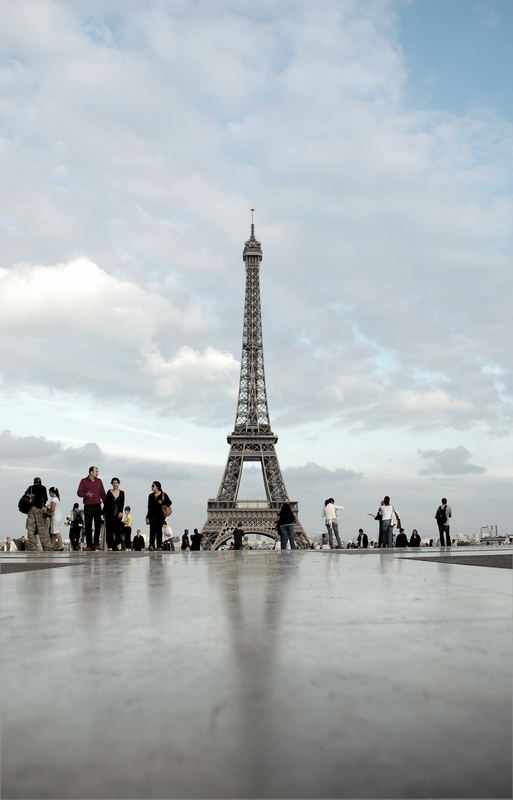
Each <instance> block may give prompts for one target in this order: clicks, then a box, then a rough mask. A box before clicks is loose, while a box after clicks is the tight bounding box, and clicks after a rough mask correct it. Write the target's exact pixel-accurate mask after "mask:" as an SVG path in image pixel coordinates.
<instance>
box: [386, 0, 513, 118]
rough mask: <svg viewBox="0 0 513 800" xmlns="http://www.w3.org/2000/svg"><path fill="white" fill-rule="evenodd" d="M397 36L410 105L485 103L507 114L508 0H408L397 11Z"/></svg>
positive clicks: (461, 107) (511, 34)
mask: <svg viewBox="0 0 513 800" xmlns="http://www.w3.org/2000/svg"><path fill="white" fill-rule="evenodd" d="M399 41H400V43H401V47H402V48H403V50H404V54H405V59H406V68H407V70H408V81H407V91H408V100H409V102H410V103H411V105H412V107H415V108H425V107H435V108H436V107H438V108H440V109H444V110H446V111H450V112H452V113H455V114H465V113H468V112H471V111H473V110H475V109H481V108H484V109H487V108H488V109H489V110H490V111H491V112H492V113H498V114H500V115H503V116H504V117H508V118H509V119H510V120H511V119H512V114H513V112H512V103H511V99H512V97H511V95H512V89H511V70H512V66H513V65H512V57H511V43H512V41H513V3H511V2H510V0H412V1H411V2H410V3H406V4H405V6H404V8H403V9H402V12H401V13H400V27H399Z"/></svg>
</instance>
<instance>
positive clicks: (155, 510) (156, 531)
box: [146, 481, 171, 550]
mask: <svg viewBox="0 0 513 800" xmlns="http://www.w3.org/2000/svg"><path fill="white" fill-rule="evenodd" d="M163 506H169V508H171V500H170V499H169V497H168V495H167V494H166V493H165V492H163V491H162V486H161V484H160V482H159V481H153V483H152V484H151V493H150V495H149V496H148V513H147V515H146V524H147V525H149V526H150V546H149V547H148V550H155V543H156V544H157V550H162V525H163V524H164V520H165V519H166V517H165V514H164V511H163V509H162V507H163Z"/></svg>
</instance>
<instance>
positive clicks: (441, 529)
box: [438, 522, 452, 547]
mask: <svg viewBox="0 0 513 800" xmlns="http://www.w3.org/2000/svg"><path fill="white" fill-rule="evenodd" d="M438 533H439V534H440V544H441V545H442V547H445V546H446V545H447V547H450V546H451V544H452V543H451V534H450V533H449V526H448V525H447V524H445V523H443V522H439V523H438ZM444 537H445V538H444Z"/></svg>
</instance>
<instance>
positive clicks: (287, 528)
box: [280, 522, 296, 550]
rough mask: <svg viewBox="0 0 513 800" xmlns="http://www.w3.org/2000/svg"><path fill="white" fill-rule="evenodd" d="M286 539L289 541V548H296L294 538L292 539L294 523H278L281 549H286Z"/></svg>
mask: <svg viewBox="0 0 513 800" xmlns="http://www.w3.org/2000/svg"><path fill="white" fill-rule="evenodd" d="M287 541H288V542H290V549H291V550H295V549H296V540H295V539H294V523H293V522H289V523H287V525H280V542H281V549H282V550H286V549H287Z"/></svg>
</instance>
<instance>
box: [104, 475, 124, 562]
mask: <svg viewBox="0 0 513 800" xmlns="http://www.w3.org/2000/svg"><path fill="white" fill-rule="evenodd" d="M120 484H121V481H120V480H119V478H112V480H111V482H110V485H111V488H110V489H109V491H108V492H107V493H106V495H105V499H104V501H103V514H104V517H105V536H106V539H107V549H108V550H121V548H122V541H123V540H122V538H121V532H122V528H123V509H124V507H125V493H124V491H123V490H122V489H120V488H119V486H120ZM123 544H124V542H123Z"/></svg>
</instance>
